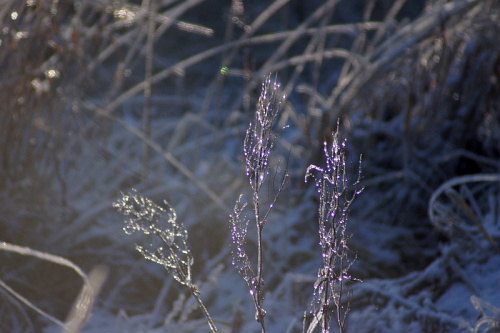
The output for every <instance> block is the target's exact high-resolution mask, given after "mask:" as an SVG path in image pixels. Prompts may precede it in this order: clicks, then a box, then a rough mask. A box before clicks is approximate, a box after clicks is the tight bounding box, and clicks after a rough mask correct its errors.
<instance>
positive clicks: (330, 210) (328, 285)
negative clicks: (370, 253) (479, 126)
mask: <svg viewBox="0 0 500 333" xmlns="http://www.w3.org/2000/svg"><path fill="white" fill-rule="evenodd" d="M323 152H324V155H325V157H326V166H325V167H324V168H321V167H318V166H316V165H310V166H309V167H308V168H307V171H306V176H305V181H306V182H307V179H308V178H309V177H314V179H315V185H316V187H317V188H318V192H319V195H320V203H319V209H318V215H319V218H318V226H319V239H320V240H319V245H320V246H321V252H322V260H323V264H322V266H321V268H320V269H319V270H318V279H317V280H316V283H315V284H314V297H313V304H312V305H313V312H314V316H315V320H314V321H313V323H311V325H310V327H309V329H308V331H307V332H312V331H313V330H314V328H315V327H316V325H318V324H319V323H320V324H321V331H322V332H323V333H326V332H329V331H330V322H331V320H332V315H333V314H335V317H336V320H337V324H338V326H339V329H340V332H344V331H345V324H346V318H347V314H348V312H349V300H348V299H347V300H346V299H345V298H346V296H347V295H346V294H347V293H346V290H345V287H346V283H348V282H349V281H352V280H353V278H352V277H351V276H350V275H349V268H350V267H351V265H352V264H353V262H354V261H353V260H352V259H351V258H349V252H350V251H349V248H348V247H347V240H348V239H349V236H348V235H347V233H346V228H347V222H348V221H347V220H348V216H349V209H350V206H351V204H352V202H353V201H354V198H355V197H356V195H358V194H359V193H360V192H361V190H362V189H360V188H358V184H359V180H360V177H361V164H360V168H359V172H358V179H357V180H356V182H354V184H353V185H352V186H353V187H354V189H352V188H351V185H350V184H349V180H348V177H347V173H346V168H345V141H344V142H339V140H338V123H337V131H336V132H334V133H333V134H332V143H331V146H330V147H328V146H327V143H326V142H325V143H324V149H323ZM360 163H361V160H360ZM344 304H347V305H344Z"/></svg>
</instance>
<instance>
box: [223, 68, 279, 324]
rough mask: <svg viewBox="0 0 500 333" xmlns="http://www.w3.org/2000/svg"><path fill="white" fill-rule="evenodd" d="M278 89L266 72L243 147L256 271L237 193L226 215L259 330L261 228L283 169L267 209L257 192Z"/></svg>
mask: <svg viewBox="0 0 500 333" xmlns="http://www.w3.org/2000/svg"><path fill="white" fill-rule="evenodd" d="M278 90H279V85H278V84H277V83H276V80H275V82H273V83H272V82H271V78H270V76H267V78H266V80H265V82H264V83H263V84H262V93H261V95H260V98H259V102H258V105H257V111H256V113H255V120H254V122H252V123H250V125H249V127H248V130H247V132H246V136H245V141H244V147H243V152H244V154H245V161H246V176H247V178H248V180H249V183H250V187H251V188H252V192H253V195H252V204H253V215H254V218H255V225H256V227H257V273H255V271H254V270H253V269H252V267H251V264H250V260H249V258H248V255H247V254H246V252H245V248H244V243H245V236H246V233H247V226H248V219H247V218H246V217H243V216H242V212H243V210H244V208H245V207H246V203H241V196H240V198H239V199H238V201H237V202H236V205H235V207H234V211H233V214H231V215H230V222H231V225H232V229H231V233H232V238H233V245H234V246H235V250H233V251H232V253H233V265H234V266H235V267H236V269H237V270H238V272H239V273H240V275H241V276H242V277H243V279H244V280H245V281H246V283H247V285H248V287H249V289H250V295H252V299H253V302H254V306H255V310H256V313H255V320H257V322H259V324H260V325H261V328H262V332H263V333H264V332H266V325H265V320H264V318H265V316H266V311H265V310H264V309H263V307H262V301H263V299H264V297H263V290H262V286H263V285H264V279H263V262H264V249H263V242H262V232H263V229H264V227H265V225H266V223H267V222H266V220H267V216H268V215H269V213H270V211H271V209H272V208H273V206H274V203H275V202H276V200H277V198H278V196H279V194H280V192H281V190H282V189H283V187H284V185H285V181H286V178H287V173H286V172H285V175H284V176H283V178H282V180H281V183H280V185H279V188H278V191H277V193H276V195H275V196H274V198H273V200H272V202H271V204H270V205H269V208H268V209H267V211H265V212H264V213H263V211H262V208H261V200H260V197H259V195H260V191H261V189H262V186H263V185H264V184H265V183H266V182H267V181H268V180H269V179H268V178H269V173H270V166H269V156H270V154H271V151H272V149H273V147H274V142H275V139H276V135H275V134H274V132H273V129H274V126H275V123H276V120H277V118H278V112H279V109H280V106H281V103H282V99H283V98H282V97H279V94H278Z"/></svg>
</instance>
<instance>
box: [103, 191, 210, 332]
mask: <svg viewBox="0 0 500 333" xmlns="http://www.w3.org/2000/svg"><path fill="white" fill-rule="evenodd" d="M164 203H165V206H166V207H168V208H164V207H162V206H159V205H157V204H155V203H154V202H153V201H151V200H150V199H149V198H146V197H144V196H142V195H141V194H139V193H137V192H136V191H135V190H133V191H131V192H129V193H128V194H123V197H122V199H120V200H118V201H116V202H115V203H113V207H114V208H116V209H117V210H118V212H119V213H121V214H122V215H124V216H127V217H129V218H128V219H126V220H125V227H123V230H124V231H125V233H126V234H127V235H131V234H133V233H134V232H136V231H140V232H142V233H143V234H145V235H151V236H152V237H151V238H152V239H151V240H150V243H149V245H148V246H146V247H145V246H142V245H137V244H136V249H137V251H139V252H140V253H141V254H142V255H143V256H144V258H146V259H148V260H151V261H153V262H155V263H157V264H160V265H162V266H163V267H165V269H166V270H167V272H168V273H169V274H171V275H172V277H173V278H174V279H175V280H176V281H177V282H179V283H180V284H182V285H185V286H187V287H188V288H189V290H190V291H191V294H192V295H193V297H194V298H195V299H196V301H197V302H198V305H199V306H200V308H201V309H202V311H203V313H204V315H205V317H206V319H207V321H208V325H209V326H210V329H211V330H212V332H217V328H216V327H215V324H214V322H213V320H212V318H211V317H210V315H209V313H208V310H207V309H206V307H205V305H204V304H203V302H202V301H201V299H200V297H199V291H198V288H197V287H196V285H195V284H194V283H193V282H192V280H191V266H192V265H193V261H194V260H193V256H192V255H191V251H190V250H189V248H188V245H187V238H188V233H187V230H186V229H185V228H184V225H183V224H182V223H181V222H178V221H177V214H176V213H175V210H174V209H173V208H171V207H169V205H168V203H167V202H166V201H164ZM158 241H159V242H158ZM155 242H156V244H158V245H154V244H155Z"/></svg>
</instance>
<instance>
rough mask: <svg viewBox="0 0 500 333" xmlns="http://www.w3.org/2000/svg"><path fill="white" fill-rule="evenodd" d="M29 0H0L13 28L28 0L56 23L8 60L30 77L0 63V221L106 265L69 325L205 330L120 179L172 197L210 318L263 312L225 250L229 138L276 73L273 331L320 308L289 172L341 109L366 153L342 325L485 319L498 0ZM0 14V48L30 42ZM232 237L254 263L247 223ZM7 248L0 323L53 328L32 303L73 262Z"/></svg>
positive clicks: (315, 157) (10, 230) (495, 182)
mask: <svg viewBox="0 0 500 333" xmlns="http://www.w3.org/2000/svg"><path fill="white" fill-rule="evenodd" d="M29 3H30V2H27V3H26V4H25V3H23V4H22V5H20V4H18V3H16V2H15V1H13V2H11V3H9V4H8V5H9V7H8V8H9V10H7V11H5V13H7V12H8V13H10V14H9V15H8V16H5V18H6V19H8V20H10V21H8V22H10V23H11V29H12V31H18V32H19V31H24V30H27V29H28V28H27V27H26V26H25V25H24V23H25V22H28V21H29V20H28V18H30V19H31V20H32V21H29V22H32V23H31V24H32V26H33V27H34V28H33V29H34V31H41V30H40V29H41V27H45V26H46V25H44V23H43V22H46V20H45V21H44V20H43V17H46V16H45V15H49V16H48V17H52V18H53V22H52V25H53V26H54V27H56V26H57V27H59V28H58V29H59V30H58V29H53V30H51V33H52V34H53V35H51V34H49V33H48V32H47V33H46V35H43V36H44V38H46V39H47V40H46V41H45V39H44V41H45V42H46V44H47V45H48V46H47V49H48V50H49V51H50V52H49V51H47V52H48V53H47V54H50V55H51V56H50V57H49V56H47V57H48V58H49V59H48V60H47V59H45V58H44V59H41V60H40V63H38V64H37V66H33V67H34V68H38V69H39V70H37V71H34V72H33V73H34V74H33V75H34V76H33V77H24V76H22V80H21V79H20V80H18V81H23V80H25V81H26V82H29V84H27V86H28V87H32V88H31V89H32V90H29V89H28V88H26V87H25V85H24V84H19V85H17V83H16V82H18V81H16V80H13V79H12V77H21V74H20V73H18V72H15V70H16V66H11V67H12V68H11V69H10V70H11V72H9V71H6V73H10V74H9V75H11V76H12V77H11V76H9V75H7V74H0V75H5V76H0V78H4V79H5V82H7V83H6V89H4V91H3V92H2V94H3V95H2V96H3V98H4V100H5V101H6V102H5V105H7V106H8V107H7V109H6V111H5V112H3V113H2V115H0V135H2V139H3V140H2V142H4V143H3V144H1V145H0V147H1V148H2V151H3V155H2V156H3V157H2V159H1V161H2V163H0V164H1V165H2V168H0V170H1V174H0V176H1V177H2V179H3V180H0V186H1V187H0V242H3V241H5V242H7V243H11V244H17V245H20V246H24V247H27V248H31V249H34V250H39V251H41V252H43V253H47V254H53V255H58V256H60V257H57V258H67V259H69V260H71V262H73V263H75V264H76V265H78V266H79V267H80V268H81V269H82V272H84V273H85V274H87V276H88V277H89V279H88V281H90V282H95V283H97V282H96V281H97V280H99V279H100V278H103V279H104V284H103V285H102V288H101V289H100V291H99V293H98V294H96V295H95V296H96V298H95V301H94V303H93V305H92V306H90V305H88V304H87V305H86V306H84V307H82V309H83V310H81V311H80V312H79V313H80V314H82V313H83V314H85V315H86V312H85V311H87V310H88V311H90V314H89V316H88V321H87V322H86V324H85V325H84V326H83V328H82V332H91V333H94V332H151V333H156V332H210V329H209V326H208V325H207V322H206V320H205V317H204V316H203V314H202V312H201V311H200V309H199V307H198V303H197V302H196V300H195V299H194V298H193V297H191V296H190V295H191V293H190V291H189V288H188V287H186V286H185V285H181V284H179V283H178V281H176V280H175V279H174V278H173V276H172V274H168V272H167V271H166V270H165V269H164V268H163V267H162V266H161V265H158V264H156V263H154V262H152V261H148V260H145V259H144V258H143V257H142V256H141V255H140V254H139V253H138V252H137V251H136V250H135V244H145V245H148V244H149V242H151V240H150V239H149V238H148V236H145V235H139V234H133V235H127V234H126V233H125V232H123V228H124V226H125V224H124V219H125V217H124V216H122V215H120V214H119V213H117V212H116V210H114V209H113V203H115V202H117V200H119V199H120V198H121V197H122V193H127V192H128V191H130V189H131V188H134V189H136V190H137V192H138V193H141V194H142V195H144V196H146V197H148V198H150V199H151V200H153V201H154V202H155V203H157V204H161V203H162V202H163V200H167V201H168V203H169V205H170V206H171V207H172V208H174V209H175V211H176V214H177V215H176V218H177V221H179V222H180V223H182V224H183V226H184V227H185V228H186V230H187V233H188V238H187V245H188V246H189V249H190V251H191V253H192V256H193V258H194V261H193V263H192V282H193V283H194V284H195V285H196V288H197V289H198V290H199V291H200V298H201V299H202V300H203V302H204V304H205V305H206V307H207V309H208V311H209V313H210V315H211V317H212V318H213V319H214V322H215V325H216V326H217V328H218V329H219V331H220V332H235V333H236V332H259V331H260V325H259V323H257V322H256V320H255V312H256V311H255V308H254V304H253V301H252V295H251V294H250V291H249V288H248V286H247V284H246V283H245V281H244V279H243V278H242V277H241V276H240V275H239V274H238V272H237V270H236V269H235V267H233V265H232V254H231V251H232V249H233V248H234V247H233V245H234V244H232V241H231V224H230V214H234V211H233V207H234V206H235V204H236V202H237V200H238V198H239V197H240V195H243V197H242V200H245V201H247V202H251V201H252V191H251V189H250V186H249V184H248V180H247V178H246V176H245V173H246V170H245V154H244V150H243V147H244V138H245V131H246V130H247V127H248V124H249V122H250V121H251V120H252V119H253V116H254V113H255V111H256V103H257V99H258V96H259V94H260V89H261V86H260V84H261V81H262V80H263V79H264V77H265V75H267V74H268V73H270V72H272V73H275V72H276V73H277V80H278V81H279V82H280V83H281V88H280V89H281V90H280V93H282V94H285V95H286V102H285V103H284V104H283V107H282V110H281V112H280V114H279V116H278V119H277V125H276V126H275V127H274V130H275V131H276V132H277V134H278V136H277V139H276V144H275V147H274V150H273V152H272V154H271V157H270V159H269V166H270V170H271V173H270V176H269V180H270V181H271V182H270V185H266V186H265V187H264V188H263V190H262V197H263V198H262V200H263V202H265V203H266V205H267V206H268V204H269V203H270V202H272V198H273V197H274V194H275V193H276V192H277V189H278V188H279V183H280V181H279V180H280V179H281V178H280V176H282V175H283V173H284V171H285V170H287V171H288V173H289V179H288V182H287V183H286V186H285V187H284V189H283V190H282V191H281V193H280V196H279V198H278V200H277V201H276V202H275V203H274V204H273V209H272V210H271V213H270V214H269V216H268V217H267V218H266V223H265V226H264V228H263V234H262V244H263V249H264V259H263V279H264V281H265V283H264V285H263V290H264V300H263V304H262V307H263V309H265V311H266V313H267V315H266V317H265V322H266V328H267V331H268V332H302V331H303V319H304V317H306V322H308V323H309V322H310V321H311V320H312V319H313V312H312V307H311V303H312V297H313V294H314V292H315V288H314V285H315V283H316V282H317V279H318V274H319V272H318V270H319V268H320V267H321V265H322V262H323V260H322V252H321V246H319V240H320V238H319V232H318V205H319V203H320V199H319V196H318V193H317V191H316V188H315V186H314V182H307V183H306V182H305V181H304V177H305V175H306V170H307V167H308V166H309V165H310V164H311V163H313V164H315V165H317V166H318V167H322V166H323V164H324V156H323V152H322V142H323V140H324V139H325V138H327V139H329V138H330V135H331V133H332V131H333V130H334V129H335V128H336V127H335V126H336V125H335V124H336V122H337V119H339V122H340V134H339V135H340V138H341V139H342V138H346V157H347V160H346V169H347V171H348V175H349V177H350V179H351V180H355V179H356V177H357V170H358V169H357V167H358V164H357V162H358V158H359V156H360V155H362V164H361V165H362V179H361V185H362V186H363V187H364V190H363V191H362V192H361V193H360V194H359V195H357V196H356V198H355V200H354V201H353V203H352V205H351V206H350V214H349V216H348V219H347V233H348V234H349V235H350V238H349V239H348V240H347V244H348V246H349V249H350V251H351V252H350V255H349V259H351V260H355V261H354V264H353V265H352V267H350V269H349V275H350V276H351V277H352V279H350V280H349V287H348V290H347V291H346V292H345V296H346V297H345V298H344V299H345V300H346V299H349V303H348V304H347V303H343V304H342V306H343V307H344V309H347V308H349V309H350V311H349V315H348V318H347V325H346V326H347V332H499V331H500V324H499V323H500V269H499V267H500V251H499V249H498V247H499V246H500V186H499V185H500V176H499V172H500V164H499V161H500V134H499V133H500V102H499V98H498V96H500V94H499V92H500V88H499V87H500V83H499V82H500V76H499V71H498V66H499V60H498V54H500V53H499V52H500V41H499V40H498V38H499V37H498V36H500V35H499V34H497V33H496V32H498V29H499V25H498V22H499V21H498V20H497V19H496V17H497V16H498V15H499V14H500V9H499V8H498V5H496V3H495V2H490V1H483V2H480V1H459V0H456V1H447V2H443V3H441V2H436V1H428V2H427V3H426V6H424V5H423V3H422V4H420V2H419V4H418V5H417V4H416V3H415V4H413V5H412V4H409V2H407V1H375V2H374V3H375V6H374V7H373V8H372V7H370V6H366V7H365V6H361V5H362V4H363V3H364V2H362V1H352V2H349V3H347V1H340V2H339V4H337V3H336V1H314V2H310V3H308V5H307V6H305V5H300V2H292V3H291V4H290V6H289V7H287V6H284V5H285V4H284V2H283V1H275V2H273V3H274V5H271V6H270V7H267V6H269V4H266V3H265V2H262V3H261V2H256V3H255V4H254V5H253V6H252V4H250V3H247V2H245V3H244V6H243V7H241V6H238V4H242V3H243V2H240V1H233V7H230V5H229V4H225V5H224V6H223V5H221V6H220V7H216V6H211V5H210V4H209V3H208V2H206V3H205V2H203V1H177V2H175V1H174V2H173V3H169V2H168V1H166V2H165V3H163V2H158V3H156V5H157V6H158V8H157V15H156V16H155V15H147V14H148V9H147V7H146V5H145V4H143V6H142V7H138V6H137V5H135V4H132V3H129V2H126V1H123V2H116V1H115V2H112V1H109V2H106V1H103V2H102V4H100V5H95V6H90V7H86V6H89V5H88V4H85V5H82V4H80V5H81V6H83V7H78V6H76V7H74V4H73V2H71V1H60V7H58V10H59V13H64V15H62V14H61V15H60V16H50V15H51V14H50V8H45V7H44V6H41V5H40V6H38V7H36V6H33V5H32V4H31V5H30V4H29ZM356 4H358V5H359V7H360V8H363V9H362V10H358V11H354V9H353V8H352V7H353V6H354V7H356ZM273 6H274V7H273ZM282 6H284V7H282ZM301 6H302V7H301ZM35 7H36V8H35ZM6 8H7V7H6ZM78 8H80V10H78ZM273 8H274V9H273ZM356 8H357V7H356ZM370 8H371V9H370ZM86 10H87V11H88V13H92V14H93V15H86V14H85V13H86ZM149 10H151V8H149ZM275 11H276V12H275ZM363 11H364V13H365V14H364V16H363ZM14 12H15V13H16V14H15V15H14V14H13V13H14ZM5 13H4V14H5ZM37 13H43V15H42V14H37ZM202 13H207V15H202ZM398 13H399V14H398ZM4 14H2V15H4ZM21 14H22V15H21ZM84 14H85V15H84ZM208 14H210V15H208ZM5 15H6V14H5ZM18 15H21V16H20V17H22V18H23V19H22V20H21V19H17V17H18ZM23 15H24V16H23ZM37 15H39V16H41V18H40V17H38V16H37ZM217 15H218V16H217ZM259 15H260V16H259ZM266 15H269V16H266ZM280 15H281V16H280ZM172 17H173V18H174V19H173V21H171V20H169V19H168V18H172ZM214 17H219V18H221V17H224V21H222V22H223V23H224V24H222V23H221V20H219V19H215V18H214ZM227 17H231V18H232V19H231V20H229V21H227V22H229V23H227V25H226V18H227ZM96 18H98V19H96ZM278 18H279V19H278ZM6 22H7V21H6ZM151 22H154V24H151ZM172 22H174V23H175V24H174V25H173V26H170V24H171V23H172ZM231 22H232V23H231ZM191 23H192V25H190V24H191ZM195 23H196V24H195ZM358 23H359V24H358ZM261 24H262V25H261ZM148 25H150V26H151V27H152V28H151V29H156V30H154V31H156V33H157V34H158V36H156V37H152V36H153V33H152V32H151V31H153V30H150V31H149V32H147V30H148V29H146V27H148ZM35 28H37V29H35ZM71 29H73V30H71ZM58 31H65V32H67V33H65V34H62V36H59V35H58ZM71 31H73V32H72V34H70V33H69V32H71ZM83 32H86V33H83ZM11 35H12V36H16V35H15V34H9V35H5V36H4V37H2V38H3V39H4V40H5V42H4V43H3V44H0V46H1V45H10V46H9V47H10V51H9V53H7V52H6V51H4V50H2V49H0V55H3V58H0V63H1V61H4V60H1V59H9V61H10V64H12V63H14V60H13V58H11V56H10V54H13V53H14V51H16V52H19V54H28V53H29V52H28V51H29V47H28V46H29V45H38V44H33V43H34V40H35V39H36V38H38V39H40V38H41V37H40V36H38V37H37V35H35V34H32V35H29V34H28V35H23V36H25V37H23V38H25V39H26V40H27V41H30V43H31V44H29V45H28V44H23V41H24V40H25V39H23V38H18V39H15V38H14V37H12V36H11ZM9 36H11V37H12V38H13V39H12V40H10V39H9V40H8V38H11V37H9ZM29 38H34V39H29ZM148 38H149V39H148ZM154 38H156V39H154ZM148 40H149V43H151V41H152V40H154V41H155V43H154V48H153V49H148V47H151V44H148ZM51 41H52V42H51ZM45 42H44V43H45ZM44 43H42V44H40V45H45V44H44ZM78 43H81V44H78ZM148 45H149V46H148ZM41 48H42V47H41ZM66 48H67V49H66ZM44 50H45V49H44ZM84 50H85V52H84ZM172 50H174V51H175V52H174V51H172ZM80 51H81V52H80ZM72 52H74V53H72ZM70 54H71V55H72V56H74V57H75V59H76V60H78V61H76V60H75V59H73V58H71V59H73V60H71V59H70V60H68V59H67V58H65V57H64V55H68V56H69V55H70ZM149 55H152V59H153V60H151V61H152V62H150V63H149V64H150V65H151V66H152V68H153V73H152V74H153V77H152V78H151V77H150V78H149V79H148V74H147V71H148V70H147V66H145V65H147V64H148V61H149V60H148V59H149V58H148V56H149ZM41 58H43V57H41ZM22 59H24V58H22ZM346 59H347V60H349V59H350V60H351V61H347V60H346ZM23 61H24V60H23ZM25 61H28V60H25ZM31 61H35V60H33V59H31ZM4 64H5V63H4ZM58 66H59V67H58ZM65 66H66V67H65ZM79 66H82V67H79ZM302 66H303V67H302ZM24 67H25V66H23V68H24ZM5 68H10V67H8V66H7V67H5ZM51 68H57V69H58V71H59V72H58V73H59V74H58V77H57V78H53V77H51V75H50V73H53V72H51V71H50V69H51ZM82 68H84V69H85V70H83V69H82ZM41 73H42V74H41ZM43 73H45V74H43ZM82 73H83V74H82ZM22 75H27V74H22ZM37 75H38V76H40V77H38V76H37ZM34 78H37V80H38V81H37V80H35V79H34ZM7 79H8V80H7ZM41 80H44V81H43V82H45V85H44V86H43V87H45V88H47V89H48V90H44V89H45V88H43V87H42V85H41V83H40V82H42V81H41ZM57 80H59V81H57ZM148 82H150V83H151V85H152V87H151V92H152V93H151V99H149V97H148V94H144V90H148V89H149V88H148V86H149V83H148ZM39 83H40V84H39ZM23 87H24V88H23ZM7 88H8V89H7ZM42 88H43V89H42ZM9 89H10V90H9ZM16 94H18V95H19V96H17V95H16ZM14 97H15V98H14ZM13 106H15V108H14V107H13ZM12 110H17V112H16V113H14V112H13V111H12ZM7 111H9V112H11V113H7ZM10 114H15V117H14V116H12V117H11V116H7V115H10ZM146 115H147V116H146ZM329 143H330V142H329ZM274 175H276V177H275V178H274ZM267 206H266V207H267ZM247 214H248V216H251V211H249V212H247ZM151 244H152V245H153V246H159V245H158V244H157V243H151ZM0 245H1V243H0ZM244 245H245V251H246V253H247V254H248V256H249V259H250V261H251V263H252V265H253V266H252V267H253V269H256V265H257V262H256V257H257V252H258V251H257V247H258V241H257V230H256V226H255V225H254V224H252V223H250V224H249V227H248V233H247V238H246V243H245V244H244ZM0 250H2V251H0V258H1V259H0V262H2V264H1V265H0V282H2V283H3V282H5V284H2V286H0V297H1V299H2V301H1V302H0V304H2V305H0V322H1V324H0V331H5V332H11V331H18V332H47V333H51V332H60V331H61V327H60V326H59V325H58V324H57V323H55V322H54V320H52V319H54V318H52V319H50V318H47V316H45V315H40V314H39V313H36V312H35V311H34V310H33V308H34V307H36V308H38V309H41V310H43V311H45V312H47V313H49V314H51V315H53V316H54V317H55V319H56V320H59V321H62V322H64V321H65V320H66V318H67V315H68V313H69V312H70V310H71V309H72V306H73V304H82V303H74V302H75V300H76V299H77V296H78V294H79V292H80V289H81V288H82V278H81V277H80V276H78V274H75V271H74V270H72V269H71V268H68V267H69V266H68V265H66V267H61V263H63V261H62V259H57V258H56V257H51V258H52V259H47V260H40V259H35V258H33V257H31V256H30V255H27V256H21V255H20V252H19V251H20V250H19V251H18V252H16V251H9V250H7V248H6V247H4V248H2V247H1V246H0ZM28 252H29V251H28ZM32 253H33V252H32ZM23 254H26V253H23ZM58 263H59V264H58ZM91 272H94V273H96V275H94V276H97V277H96V278H91V277H92V274H91ZM171 273H172V272H171ZM83 280H84V281H87V280H85V279H83ZM88 281H87V282H88ZM5 286H10V287H12V289H13V290H15V291H18V292H19V293H20V294H21V295H23V296H24V297H26V299H27V300H28V301H31V302H32V303H33V304H32V305H33V306H30V305H29V304H28V302H27V301H26V300H22V299H20V298H19V297H17V296H15V294H13V293H12V292H10V291H9V289H8V288H6V287H5ZM347 296H349V297H347ZM76 308H78V307H76ZM77 313H78V311H77ZM332 325H333V326H332V327H333V328H332V331H333V332H337V331H338V328H337V327H336V324H335V321H334V322H333V324H332ZM316 331H319V327H318V328H317V330H316Z"/></svg>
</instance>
